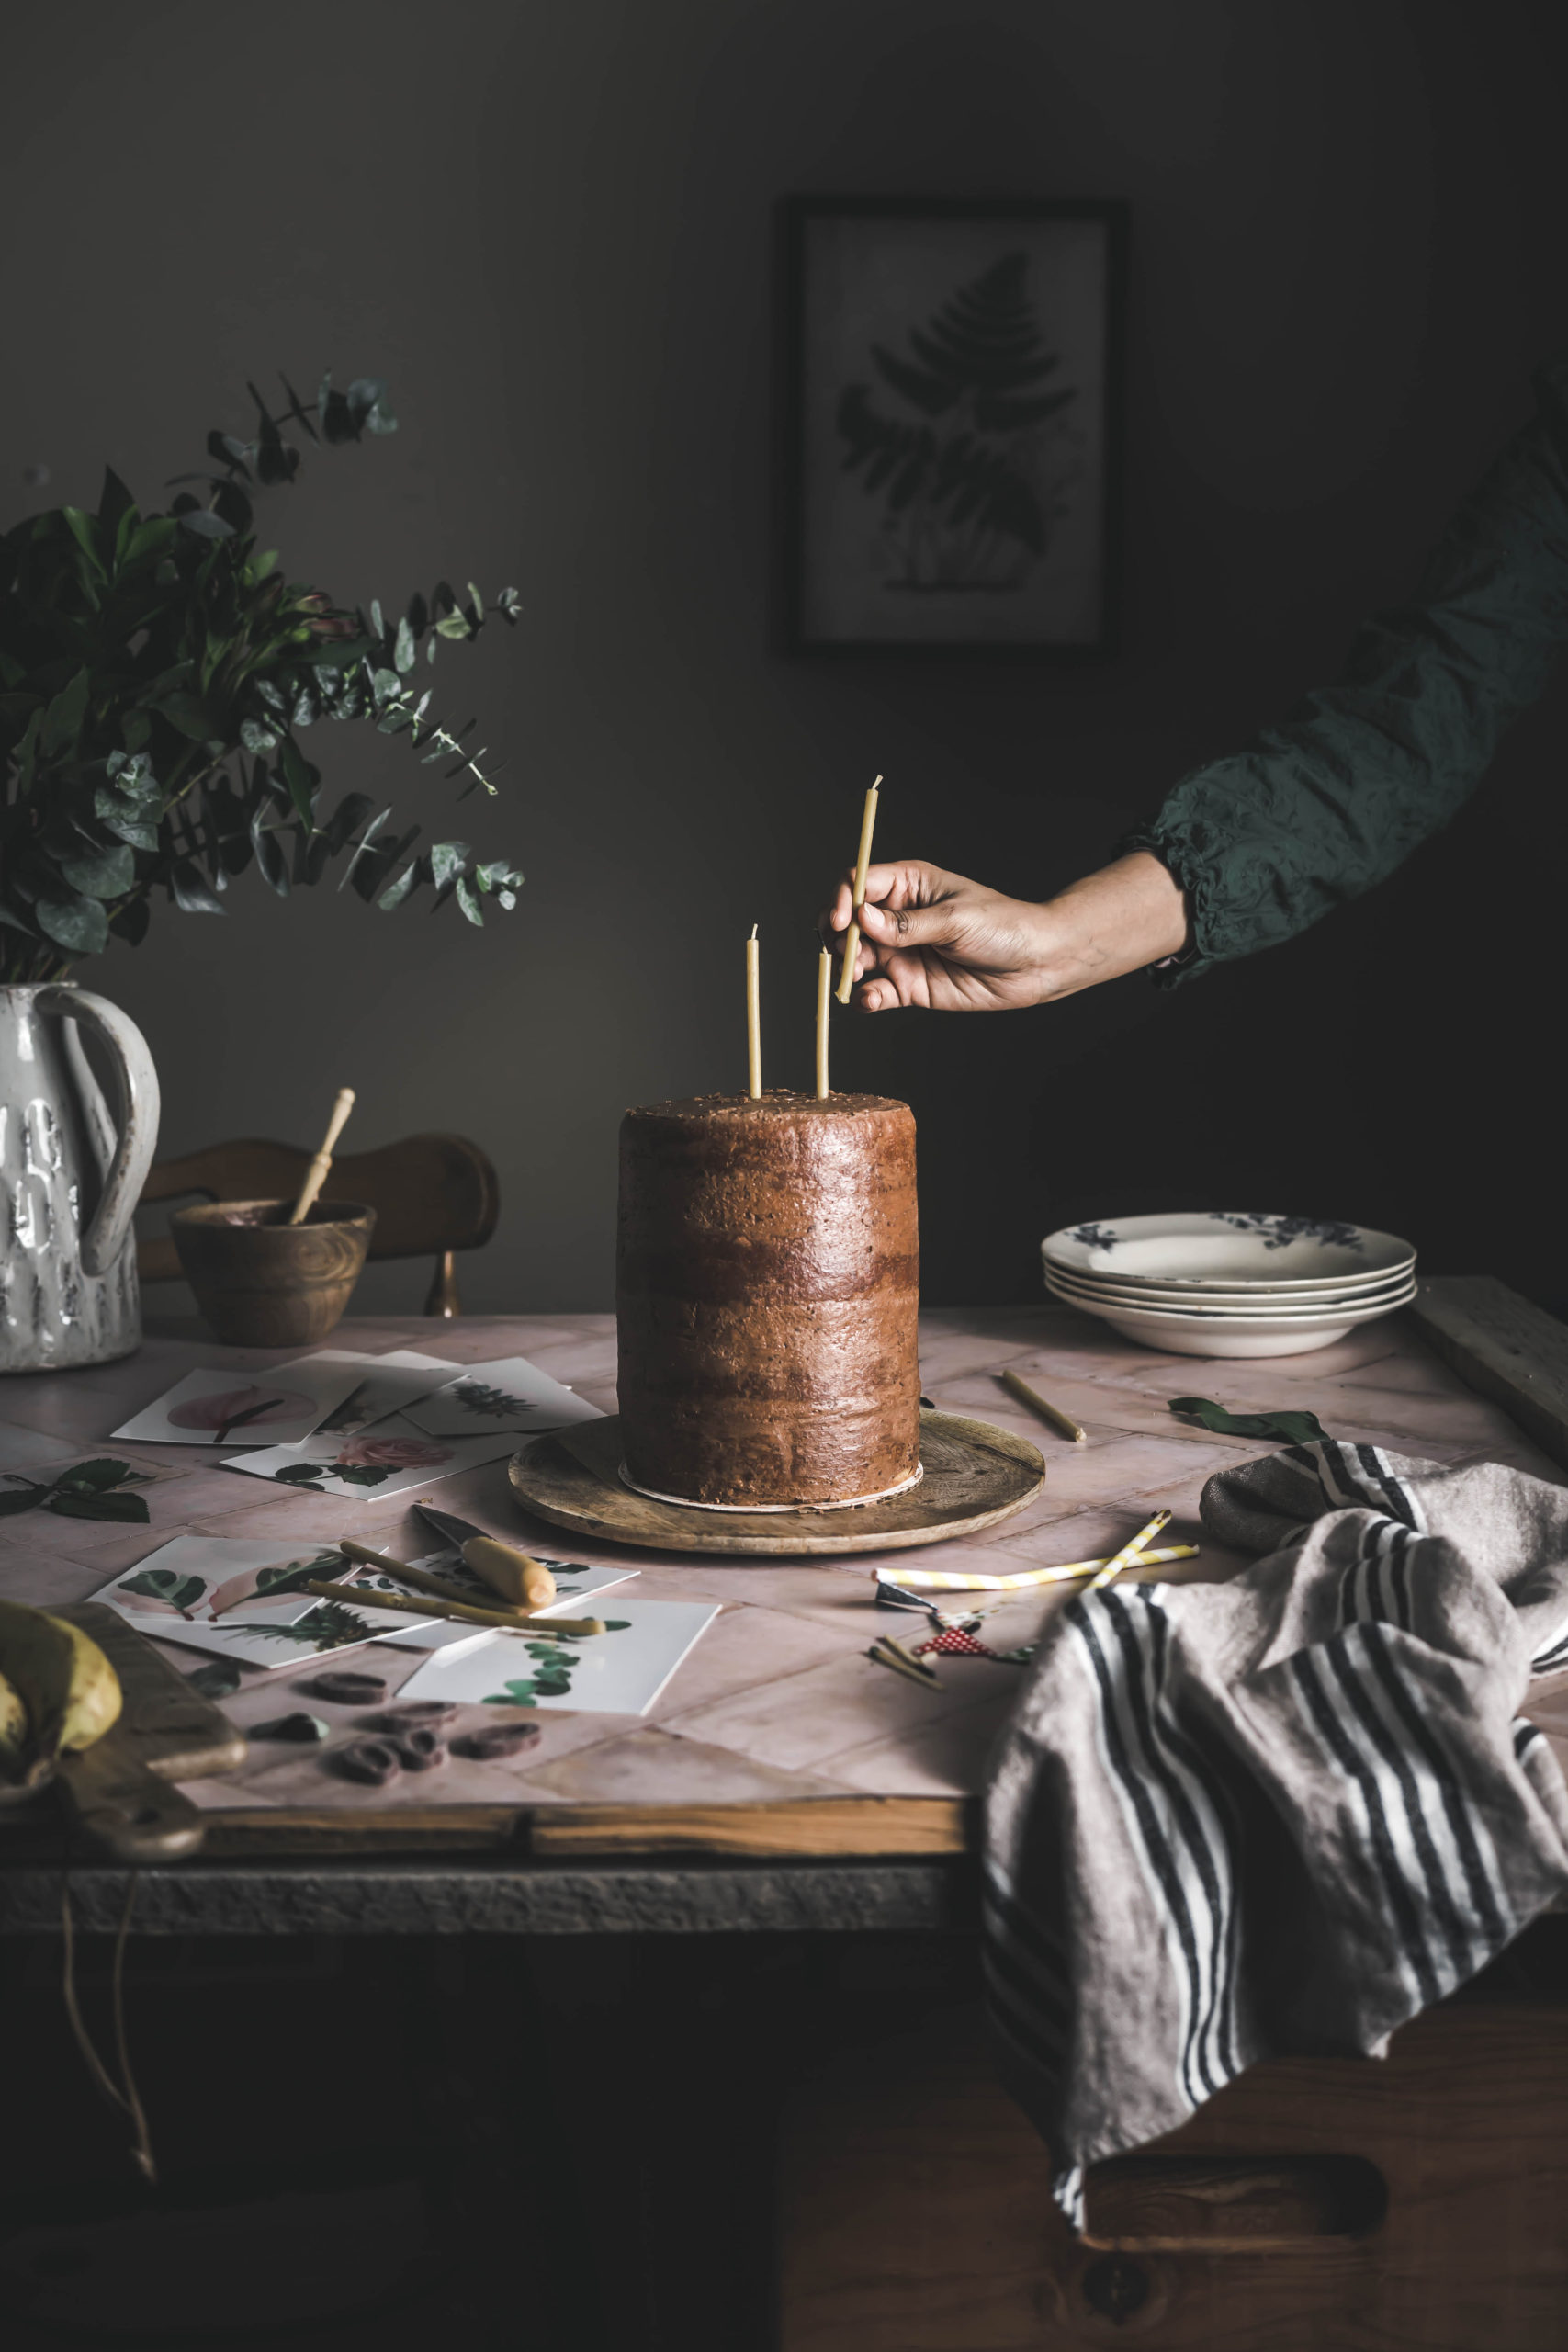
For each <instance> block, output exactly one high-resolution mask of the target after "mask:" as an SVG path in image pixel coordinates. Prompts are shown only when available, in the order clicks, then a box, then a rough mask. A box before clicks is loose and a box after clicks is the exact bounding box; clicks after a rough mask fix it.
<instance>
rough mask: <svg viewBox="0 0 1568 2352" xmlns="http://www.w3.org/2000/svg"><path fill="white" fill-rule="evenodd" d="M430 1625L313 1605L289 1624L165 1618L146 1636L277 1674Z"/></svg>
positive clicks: (146, 1623)
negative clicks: (279, 1670) (332, 1653)
mask: <svg viewBox="0 0 1568 2352" xmlns="http://www.w3.org/2000/svg"><path fill="white" fill-rule="evenodd" d="M424 1622H425V1621H424V1620H423V1618H417V1617H412V1618H411V1617H403V1616H400V1615H399V1613H398V1611H396V1610H395V1609H366V1610H355V1609H350V1608H349V1607H348V1605H347V1603H346V1602H345V1601H342V1600H311V1601H310V1606H309V1607H308V1609H307V1610H306V1611H305V1613H304V1615H303V1616H302V1617H293V1618H290V1619H288V1620H287V1621H274V1620H271V1619H260V1620H258V1619H252V1618H249V1617H241V1618H239V1619H233V1618H223V1617H220V1618H219V1619H218V1620H217V1622H216V1623H208V1624H194V1625H187V1624H186V1623H184V1621H183V1620H182V1619H180V1618H177V1617H168V1618H163V1617H161V1618H159V1619H158V1620H157V1622H156V1623H153V1622H152V1619H150V1618H144V1619H143V1620H142V1621H141V1630H142V1632H143V1633H147V1634H152V1637H153V1639H154V1640H155V1641H160V1642H179V1643H181V1644H183V1645H185V1646H186V1648H187V1649H193V1650H208V1651H210V1652H211V1653H212V1655H213V1656H214V1657H227V1658H232V1660H233V1662H234V1664H235V1665H236V1666H261V1667H265V1668H268V1669H269V1670H272V1669H275V1668H277V1667H280V1666H298V1665H299V1664H300V1663H301V1661H302V1660H304V1659H307V1658H312V1657H324V1656H325V1655H326V1653H327V1652H328V1651H329V1650H350V1649H356V1648H358V1647H360V1646H361V1645H364V1644H365V1643H367V1642H373V1643H376V1644H377V1645H381V1646H384V1645H386V1644H387V1643H389V1642H391V1641H394V1640H395V1639H396V1637H397V1635H398V1634H400V1633H403V1632H405V1631H406V1630H407V1628H408V1627H409V1626H410V1625H417V1624H422V1623H424Z"/></svg>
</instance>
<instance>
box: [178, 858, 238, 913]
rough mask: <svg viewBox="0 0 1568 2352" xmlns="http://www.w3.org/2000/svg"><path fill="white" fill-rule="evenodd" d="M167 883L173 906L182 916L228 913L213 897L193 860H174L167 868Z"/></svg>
mask: <svg viewBox="0 0 1568 2352" xmlns="http://www.w3.org/2000/svg"><path fill="white" fill-rule="evenodd" d="M168 883H169V889H170V891H171V893H172V895H173V897H174V901H175V906H176V907H178V908H179V910H180V911H181V912H182V914H187V915H220V914H224V913H226V912H227V911H228V910H227V909H226V908H224V907H221V906H220V905H219V903H218V900H217V899H215V898H214V897H213V894H212V892H211V890H210V889H209V888H208V886H207V883H206V882H205V881H204V880H203V878H202V873H201V869H200V867H199V866H198V865H197V863H196V861H195V859H194V858H189V857H179V858H176V859H175V863H174V865H172V866H171V867H170V868H169V873H168Z"/></svg>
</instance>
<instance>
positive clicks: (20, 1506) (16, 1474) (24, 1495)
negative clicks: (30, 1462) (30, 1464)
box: [0, 1470, 49, 1519]
mask: <svg viewBox="0 0 1568 2352" xmlns="http://www.w3.org/2000/svg"><path fill="white" fill-rule="evenodd" d="M3 1475H4V1476H6V1478H7V1479H10V1478H21V1476H22V1474H21V1472H20V1471H19V1470H7V1471H6V1472H5V1473H4V1474H3ZM48 1492H49V1488H48V1487H42V1486H38V1485H35V1484H34V1482H33V1480H32V1479H31V1478H26V1479H22V1483H21V1486H20V1487H19V1488H18V1490H17V1493H16V1494H14V1495H13V1494H6V1493H4V1492H0V1519H15V1518H16V1517H17V1513H18V1511H24V1510H37V1509H38V1506H39V1503H41V1502H42V1500H43V1498H44V1497H45V1496H46V1495H47V1494H48Z"/></svg>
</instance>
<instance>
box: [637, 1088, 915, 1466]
mask: <svg viewBox="0 0 1568 2352" xmlns="http://www.w3.org/2000/svg"><path fill="white" fill-rule="evenodd" d="M918 1311H919V1232H918V1225H917V1218H916V1205H915V1120H914V1114H913V1113H912V1112H911V1111H910V1109H909V1107H908V1103H894V1102H889V1101H888V1100H887V1099H886V1097H884V1096H882V1095H879V1094H831V1095H829V1097H828V1099H827V1101H826V1102H818V1101H817V1100H816V1098H815V1097H814V1096H811V1095H806V1094H789V1093H785V1092H783V1091H777V1092H770V1093H767V1094H764V1095H763V1096H762V1097H761V1100H760V1101H758V1102H753V1101H752V1100H751V1099H750V1096H749V1095H745V1094H699V1095H695V1096H693V1097H691V1098H690V1099H689V1100H687V1101H685V1102H679V1103H649V1104H648V1105H647V1106H646V1107H645V1108H643V1109H641V1110H636V1111H628V1112H627V1113H626V1117H625V1119H624V1120H623V1121H622V1124H621V1204H620V1220H619V1231H618V1239H617V1251H616V1283H615V1314H616V1322H617V1328H618V1332H619V1340H620V1408H621V1436H622V1443H623V1447H624V1452H625V1458H626V1472H627V1475H628V1476H629V1477H630V1478H631V1479H632V1480H633V1481H634V1483H635V1484H636V1485H637V1486H639V1487H649V1488H650V1489H652V1490H653V1491H655V1492H657V1493H660V1494H663V1495H672V1496H680V1497H682V1498H686V1499H687V1500H689V1501H692V1502H702V1503H728V1504H731V1505H739V1506H745V1505H747V1504H751V1505H758V1504H763V1503H774V1504H781V1503H783V1504H788V1503H797V1504H816V1505H821V1504H825V1503H844V1502H853V1501H856V1500H858V1499H860V1498H864V1497H868V1496H872V1495H877V1494H883V1493H886V1491H887V1489H888V1488H889V1487H897V1486H900V1485H902V1484H904V1483H906V1482H907V1481H908V1480H909V1479H911V1478H912V1477H913V1476H915V1475H916V1473H917V1471H918V1470H919V1458H920V1379H919V1356H918V1339H917V1329H916V1317H917V1314H918Z"/></svg>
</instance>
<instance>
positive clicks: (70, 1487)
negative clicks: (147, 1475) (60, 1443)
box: [54, 1454, 132, 1495]
mask: <svg viewBox="0 0 1568 2352" xmlns="http://www.w3.org/2000/svg"><path fill="white" fill-rule="evenodd" d="M130 1476H132V1472H131V1467H130V1463H129V1462H116V1461H115V1460H113V1459H112V1457H111V1456H109V1455H108V1454H98V1455H96V1456H95V1457H94V1459H93V1460H92V1461H91V1462H75V1463H73V1464H72V1466H71V1468H70V1469H69V1470H62V1472H61V1474H60V1476H59V1477H58V1478H56V1480H55V1481H54V1484H55V1487H56V1489H57V1490H62V1491H63V1492H64V1493H66V1494H76V1495H96V1494H99V1493H101V1492H102V1490H103V1488H104V1487H119V1486H123V1485H124V1484H125V1483H126V1482H127V1480H129V1479H130Z"/></svg>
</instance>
